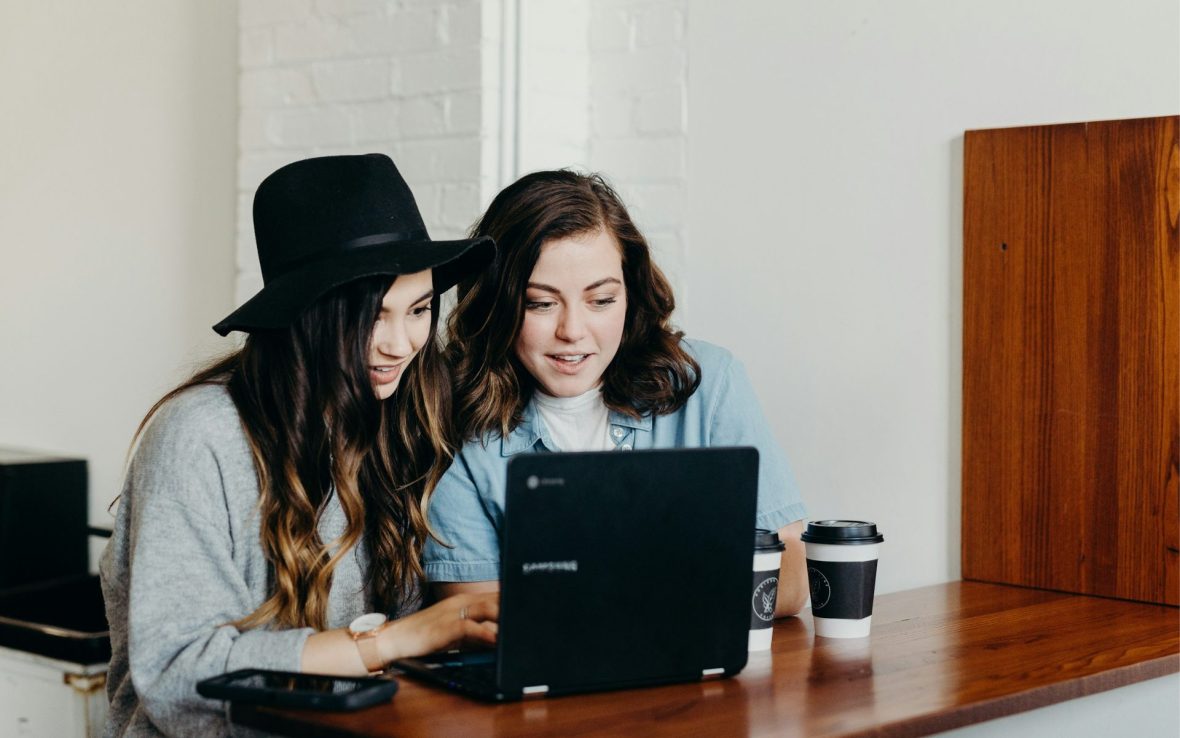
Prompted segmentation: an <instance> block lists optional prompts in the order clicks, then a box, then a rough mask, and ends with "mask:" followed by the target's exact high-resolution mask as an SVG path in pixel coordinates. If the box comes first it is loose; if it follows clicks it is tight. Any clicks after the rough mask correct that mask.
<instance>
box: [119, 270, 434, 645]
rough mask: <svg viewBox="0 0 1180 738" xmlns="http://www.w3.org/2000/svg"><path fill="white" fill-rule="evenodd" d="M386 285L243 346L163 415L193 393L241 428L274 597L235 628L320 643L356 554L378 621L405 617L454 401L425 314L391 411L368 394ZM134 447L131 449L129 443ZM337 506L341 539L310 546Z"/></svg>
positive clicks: (329, 301)
mask: <svg viewBox="0 0 1180 738" xmlns="http://www.w3.org/2000/svg"><path fill="white" fill-rule="evenodd" d="M392 281H393V278H392V277H388V276H384V277H382V276H379V277H369V278H365V279H360V280H356V281H354V282H350V283H348V284H345V285H344V286H342V287H338V288H336V289H335V290H333V291H332V292H330V293H328V294H326V295H325V296H323V297H321V298H320V299H318V300H317V301H316V302H315V303H314V304H312V306H311V307H309V308H308V309H307V310H306V311H304V313H303V314H302V315H301V316H300V317H299V318H298V319H297V320H296V321H295V322H294V323H293V324H292V325H291V326H289V327H288V328H285V329H276V330H259V331H254V332H252V333H250V334H249V336H248V337H247V338H246V341H245V344H244V345H243V347H242V348H241V349H240V350H238V351H235V352H234V353H232V354H230V355H228V356H226V357H224V358H222V359H219V360H216V361H214V362H213V363H212V364H210V365H208V366H206V367H204V368H202V369H200V370H199V371H197V372H196V373H195V374H194V375H193V376H192V377H191V378H190V379H188V380H187V381H185V382H184V383H183V384H181V385H180V386H179V387H177V388H176V389H174V390H172V391H171V392H169V393H168V394H166V395H164V397H163V398H161V399H160V401H159V402H157V403H156V404H155V405H154V406H153V407H152V409H151V410H150V411H148V414H147V416H146V417H144V419H143V422H141V423H140V425H139V429H138V430H137V431H136V438H138V437H139V435H140V433H142V431H143V429H144V428H145V427H146V425H147V423H148V422H149V421H150V420H151V418H152V416H153V415H155V413H156V412H157V411H158V410H159V409H160V407H161V406H162V405H163V404H164V403H166V402H167V401H168V400H170V399H172V398H173V397H175V396H176V395H178V394H180V393H181V392H184V391H185V390H186V389H189V388H190V387H195V386H197V385H204V384H217V385H224V386H225V387H226V388H227V390H228V391H229V394H230V397H231V398H232V399H233V402H234V405H235V406H236V407H237V410H238V413H239V415H240V416H241V421H242V428H243V430H244V431H245V434H246V439H247V441H248V442H249V445H250V451H251V454H252V456H253V459H254V468H255V471H256V472H257V474H258V486H259V490H260V492H261V496H260V499H259V508H260V514H261V543H262V548H263V551H264V553H265V555H266V560H267V562H268V564H269V566H270V573H271V577H272V593H271V595H270V597H269V599H267V600H266V601H265V602H263V603H262V605H261V606H260V607H259V608H258V609H257V610H255V611H254V612H253V613H251V614H249V615H247V616H246V617H244V618H242V619H241V620H239V621H237V622H236V623H234V624H235V625H237V626H238V627H239V628H242V629H247V628H254V627H259V626H263V625H274V626H276V627H280V628H290V627H306V626H310V627H313V628H317V629H320V630H322V629H324V628H325V627H326V625H327V610H328V593H329V590H330V588H331V584H332V572H333V571H334V570H335V567H336V564H337V563H338V562H339V561H340V560H341V558H343V557H344V556H345V555H346V554H348V553H349V552H350V551H351V550H352V549H353V548H354V547H355V546H356V544H357V542H358V541H359V540H361V539H362V536H363V540H364V547H365V550H366V553H367V554H368V559H369V567H368V572H367V575H366V576H367V582H366V584H367V587H366V589H367V591H368V594H369V598H370V600H371V602H370V603H369V604H370V605H371V607H372V608H373V609H376V610H380V611H382V612H390V613H391V612H395V611H396V610H397V609H398V607H399V605H407V604H412V603H410V602H409V599H410V598H412V597H414V596H416V595H417V592H418V587H417V582H418V581H419V580H420V579H421V577H422V566H421V563H420V561H419V559H420V555H421V551H422V546H423V544H424V543H425V539H426V536H428V535H429V529H428V527H427V523H426V519H425V516H424V514H423V509H424V507H425V504H426V501H427V497H428V496H429V493H430V491H431V490H432V489H433V488H434V485H435V484H436V483H437V482H438V479H439V477H441V476H442V473H443V472H444V471H445V470H446V467H447V465H448V464H449V462H450V459H451V457H452V456H453V454H454V443H453V441H452V440H451V427H450V389H449V382H448V381H447V380H446V378H445V373H444V367H443V365H442V356H441V350H440V348H439V345H438V342H437V338H436V335H437V334H436V329H437V321H438V296H437V295H435V297H434V299H433V300H432V302H431V309H432V313H431V332H430V338H429V340H428V341H427V342H426V343H425V344H424V345H423V346H422V348H421V349H420V350H419V352H418V355H417V356H416V357H414V359H413V360H412V361H411V362H410V363H409V365H408V366H407V367H406V368H405V369H404V373H403V375H402V378H401V382H400V384H399V385H398V389H397V392H396V393H395V395H394V397H393V398H390V399H389V400H387V401H384V402H382V401H379V400H378V399H377V397H376V394H375V393H374V391H373V387H372V384H371V383H370V380H369V371H368V364H369V342H370V339H371V337H372V333H373V325H374V323H375V321H376V319H377V315H378V312H379V310H380V308H381V302H382V299H383V297H384V295H385V293H386V292H387V291H388V289H389V286H390V284H391V283H392ZM133 443H134V442H133ZM331 494H335V495H336V497H337V498H338V499H339V500H340V505H341V507H342V508H343V510H344V514H345V517H346V520H347V523H346V525H345V531H344V533H343V535H341V537H340V538H339V539H337V540H334V541H323V540H321V539H320V536H319V533H318V532H317V525H318V523H319V520H320V516H321V514H322V513H323V511H324V509H325V506H326V504H327V502H328V500H329V498H330V495H331Z"/></svg>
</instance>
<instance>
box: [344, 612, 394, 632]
mask: <svg viewBox="0 0 1180 738" xmlns="http://www.w3.org/2000/svg"><path fill="white" fill-rule="evenodd" d="M384 622H385V616H384V615H382V614H381V613H379V612H371V613H369V614H367V615H361V616H360V617H359V618H357V619H356V620H353V621H352V623H351V624H350V625H349V626H348V629H349V630H351V631H352V632H353V633H368V632H369V631H370V630H373V629H374V628H377V627H380V626H381V624H382V623H384Z"/></svg>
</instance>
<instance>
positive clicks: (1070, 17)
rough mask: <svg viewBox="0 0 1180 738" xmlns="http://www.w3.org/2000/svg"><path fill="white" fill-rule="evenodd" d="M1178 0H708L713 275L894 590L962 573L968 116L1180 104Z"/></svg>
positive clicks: (710, 287) (1026, 118)
mask: <svg viewBox="0 0 1180 738" xmlns="http://www.w3.org/2000/svg"><path fill="white" fill-rule="evenodd" d="M1178 34H1180V4H1178V3H1176V2H1175V0H1127V1H1126V2H1119V3H1107V2H1097V1H1093V2H1084V3H1078V2H1075V1H1073V0H1039V1H1038V2H1031V3H1030V2H1026V1H1025V0H997V1H996V2H988V3H947V2H939V1H937V0H902V1H900V2H891V3H878V2H872V1H871V0H846V1H845V2H840V3H797V2H791V3H784V2H780V1H779V0H757V1H754V0H751V1H750V2H747V3H745V4H744V5H743V9H742V12H735V10H734V7H733V6H732V5H727V4H722V3H715V2H712V1H711V0H693V2H692V3H691V4H690V13H689V33H688V38H689V44H688V46H689V66H690V74H689V105H688V110H689V116H688V118H689V131H690V135H689V182H690V188H689V208H688V214H687V221H686V222H687V226H688V231H689V233H690V235H691V242H692V248H691V258H690V259H689V262H688V270H687V275H688V276H687V278H688V284H689V289H690V294H691V295H692V301H691V304H690V305H689V306H688V311H687V317H686V318H683V319H682V320H683V322H685V323H686V324H687V326H688V327H689V329H690V330H691V332H692V333H694V334H696V335H698V336H701V337H707V338H711V339H715V340H716V341H718V342H721V343H723V344H725V345H727V346H728V347H730V348H731V349H733V350H734V351H735V352H736V353H737V354H738V355H739V356H740V357H742V358H743V359H744V360H745V361H746V363H747V365H748V366H749V369H750V373H751V375H752V376H753V379H754V382H755V384H756V385H757V389H758V393H759V395H760V397H761V398H762V401H763V403H764V404H765V406H766V408H767V409H768V410H769V411H770V413H771V415H772V421H773V424H774V428H775V430H776V432H777V434H778V437H779V439H780V440H781V441H782V443H783V444H784V446H785V447H786V448H787V449H788V451H789V453H790V456H791V458H792V460H793V462H794V466H795V470H796V472H797V474H798V477H799V480H800V482H801V484H802V487H803V490H804V494H805V497H806V500H807V502H808V506H809V509H810V512H811V514H812V515H813V516H817V517H854V518H868V519H872V520H876V521H877V522H878V523H880V524H881V527H882V530H883V531H884V534H885V539H886V544H885V548H884V552H883V557H882V561H881V568H880V570H879V580H878V581H879V587H880V589H881V590H883V591H891V590H897V589H905V588H909V587H915V586H920V585H925V584H931V583H935V582H941V581H945V580H949V579H956V578H958V576H959V571H960V569H959V541H960V538H959V523H960V520H959V500H960V498H959V489H960V481H959V476H960V462H959V458H960V451H961V447H960V443H961V441H960V438H961V432H960V423H961V411H960V405H961V358H960V357H961V351H962V348H961V347H962V343H961V331H962V232H961V228H962V225H961V223H962V135H963V131H964V129H973V128H990V127H1000V126H1015V125H1029V124H1044V123H1062V122H1070V121H1082V120H1102V119H1114V118H1134V117H1142V116H1156V115H1168V114H1173V115H1174V114H1176V113H1177V112H1180V43H1178V40H1177V39H1178V38H1180V35H1178Z"/></svg>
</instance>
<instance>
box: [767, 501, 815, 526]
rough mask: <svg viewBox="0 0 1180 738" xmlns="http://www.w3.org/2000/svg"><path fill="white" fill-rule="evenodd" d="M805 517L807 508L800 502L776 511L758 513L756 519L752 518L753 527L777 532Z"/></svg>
mask: <svg viewBox="0 0 1180 738" xmlns="http://www.w3.org/2000/svg"><path fill="white" fill-rule="evenodd" d="M805 517H807V508H805V507H804V506H803V503H802V502H793V503H791V504H790V505H787V506H785V507H780V508H778V509H777V510H771V511H769V512H764V513H760V514H759V515H758V517H756V518H754V526H755V527H757V528H764V529H766V530H778V529H779V528H782V527H783V526H786V525H790V524H791V523H794V522H795V521H796V520H802V519H803V518H805Z"/></svg>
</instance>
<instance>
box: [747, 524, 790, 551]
mask: <svg viewBox="0 0 1180 738" xmlns="http://www.w3.org/2000/svg"><path fill="white" fill-rule="evenodd" d="M786 547H787V544H785V543H783V542H782V541H780V540H779V537H778V531H777V530H766V529H765V528H755V529H754V550H755V551H782V550H783V549H785V548H786Z"/></svg>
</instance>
